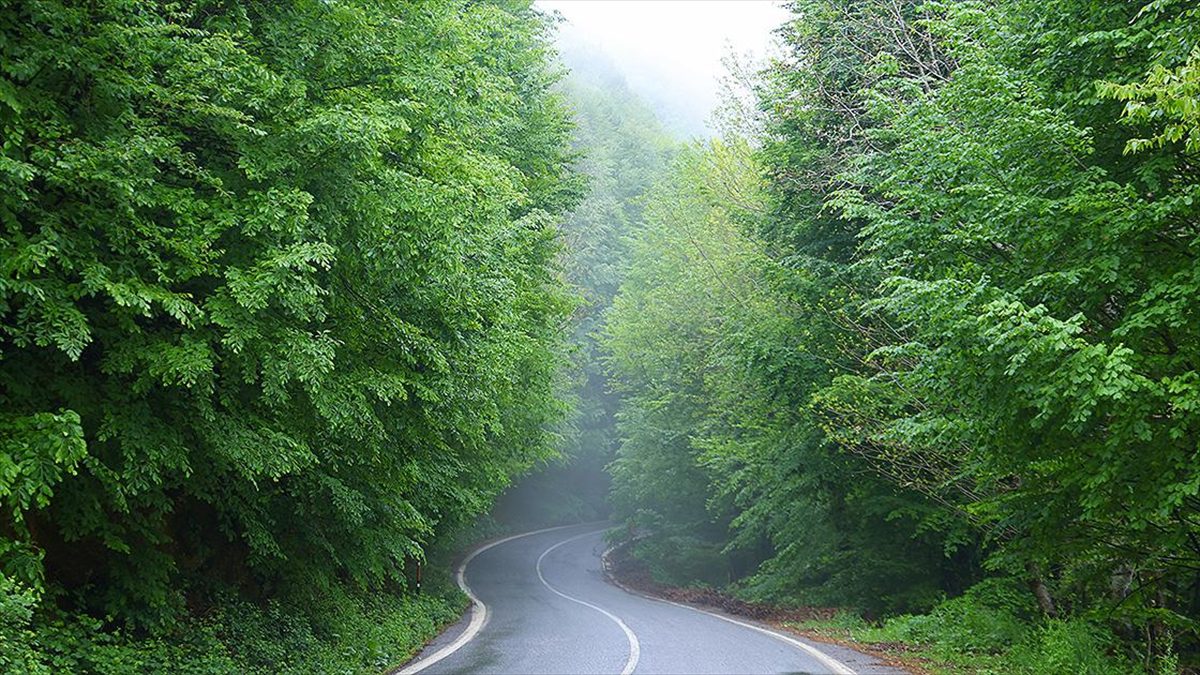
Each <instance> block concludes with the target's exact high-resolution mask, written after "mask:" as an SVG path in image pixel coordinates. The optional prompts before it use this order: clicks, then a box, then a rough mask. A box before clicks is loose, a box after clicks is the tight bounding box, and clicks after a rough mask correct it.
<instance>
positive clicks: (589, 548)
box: [401, 525, 899, 675]
mask: <svg viewBox="0 0 1200 675" xmlns="http://www.w3.org/2000/svg"><path fill="white" fill-rule="evenodd" d="M604 548H605V544H604V539H603V530H601V529H600V526H599V525H583V526H577V527H570V528H562V529H556V530H553V531H547V532H541V533H537V534H533V535H530V536H525V537H520V538H516V539H512V540H510V541H506V542H504V543H501V544H499V545H496V546H494V547H492V548H490V549H488V550H486V551H483V552H481V553H479V554H478V555H477V556H475V557H474V558H473V559H471V560H470V561H469V562H468V564H467V566H466V569H465V577H466V583H467V584H468V585H469V586H470V588H471V590H472V592H474V594H475V595H476V596H477V597H478V598H479V600H481V601H482V602H483V603H484V604H486V605H487V606H488V613H487V620H486V623H485V624H483V628H482V630H480V631H479V632H478V634H476V635H475V636H474V637H473V638H471V639H470V640H469V641H467V642H466V643H465V644H462V645H461V646H460V647H459V648H458V649H457V651H454V652H453V653H451V654H449V655H446V656H443V657H442V658H441V659H440V660H438V661H437V662H436V663H432V664H428V661H427V660H428V659H429V657H430V656H431V655H435V654H437V653H438V652H439V651H441V652H444V651H445V648H446V647H447V645H451V644H454V643H455V642H456V641H457V642H461V640H462V636H463V634H464V630H465V628H466V624H467V622H466V621H463V622H460V624H459V626H457V627H455V628H452V629H450V630H449V631H447V633H446V634H444V635H443V636H442V637H440V638H439V639H438V640H435V641H434V642H433V643H431V644H430V645H429V646H428V647H426V648H425V649H424V650H423V651H422V652H421V653H420V654H419V655H418V656H417V658H416V659H415V660H414V661H413V662H411V663H410V664H409V666H408V667H407V668H406V669H405V671H401V672H406V671H407V672H421V673H426V674H429V675H434V674H441V673H622V672H624V673H631V672H632V673H638V674H642V673H644V674H649V673H848V672H856V673H860V674H865V673H894V672H899V671H894V670H890V669H887V668H883V667H881V666H880V665H879V664H878V663H876V662H874V661H873V660H872V659H870V657H866V656H864V655H862V654H858V653H856V652H853V651H850V650H848V649H845V648H841V647H836V646H831V645H824V644H818V643H812V642H807V641H803V642H804V643H805V645H807V646H808V649H810V650H811V649H818V650H819V651H820V652H821V654H822V655H823V656H824V658H822V657H821V656H818V655H814V654H813V653H811V652H810V651H807V650H806V648H805V647H804V646H801V645H796V644H792V643H789V642H786V641H785V640H783V639H780V638H779V637H776V636H772V635H768V634H766V633H763V632H760V631H758V630H755V629H754V628H753V627H751V626H743V625H737V624H735V623H731V622H730V621H728V620H725V619H722V618H718V617H716V616H711V615H708V614H704V613H701V612H698V611H696V610H694V609H690V608H687V607H683V606H678V605H672V604H668V603H665V602H660V601H655V600H651V599H648V598H644V597H641V596H638V595H633V594H630V593H628V592H626V591H624V590H622V589H620V588H618V587H616V586H613V585H612V584H610V583H608V582H607V581H606V580H605V578H604V576H603V572H602V568H601V560H600V555H601V553H602V552H603V551H604ZM735 620H739V619H735ZM793 639H797V640H799V638H794V637H793ZM426 664H428V665H426ZM422 665H424V667H422Z"/></svg>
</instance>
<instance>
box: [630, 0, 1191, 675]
mask: <svg viewBox="0 0 1200 675" xmlns="http://www.w3.org/2000/svg"><path fill="white" fill-rule="evenodd" d="M792 8H793V11H794V13H795V18H794V19H793V21H792V22H790V23H789V24H788V25H786V26H785V27H784V28H783V29H782V31H781V37H782V40H783V44H784V48H785V55H784V56H783V57H782V58H780V59H779V60H777V61H776V62H774V63H773V64H771V65H770V67H768V68H767V69H766V70H765V71H764V72H763V73H761V75H760V77H759V78H758V80H757V85H756V88H757V96H758V101H759V111H758V116H757V118H755V119H753V120H751V122H752V124H750V125H749V126H750V127H751V128H754V129H761V130H762V132H761V133H760V134H757V135H754V136H752V138H751V142H752V143H754V144H756V147H754V148H749V149H746V150H745V151H736V150H734V148H737V147H738V143H739V142H738V141H735V140H729V141H727V142H725V143H717V144H714V145H712V146H710V147H707V148H696V149H695V150H694V151H692V152H691V153H690V154H689V156H688V157H687V158H686V159H684V160H683V161H681V163H680V164H679V165H678V166H677V167H676V168H675V170H674V172H673V174H672V175H671V176H669V177H667V178H666V179H665V180H664V181H663V182H662V183H661V184H660V185H659V187H657V188H656V189H655V190H654V191H653V193H652V198H651V201H650V204H649V205H648V211H647V213H648V217H647V222H646V225H645V227H644V228H643V229H642V230H641V231H640V233H639V235H638V238H637V242H636V244H635V249H634V250H635V259H634V266H633V269H632V270H631V272H630V274H629V277H628V281H627V283H626V284H625V285H624V286H623V287H622V289H621V292H620V294H619V295H618V297H617V300H616V304H615V309H614V313H613V316H612V318H611V321H610V323H609V329H608V339H607V345H608V347H609V349H610V350H611V353H612V355H611V361H612V366H613V369H614V372H615V374H616V375H617V377H618V379H619V383H620V384H619V386H620V387H621V389H622V391H623V395H624V405H625V407H624V408H623V410H622V412H621V419H622V434H623V444H622V447H621V450H620V452H619V459H618V461H617V462H616V464H615V466H614V473H615V487H614V490H615V492H614V494H615V495H616V498H617V501H618V509H619V511H620V512H621V513H622V514H623V515H625V516H627V517H629V518H631V519H632V521H633V523H634V524H635V525H636V528H637V529H638V530H639V531H640V532H639V533H640V534H641V535H642V536H643V537H644V538H643V539H642V540H641V543H640V544H639V549H640V554H641V555H642V557H643V558H645V559H647V560H648V561H650V562H651V564H652V566H654V567H655V569H656V571H657V572H658V573H659V574H660V576H667V577H671V576H674V577H675V580H676V581H703V582H707V583H726V582H728V581H730V580H739V588H741V589H742V590H743V592H746V593H749V594H751V595H758V596H765V597H769V598H772V599H781V598H790V599H792V600H795V601H803V602H821V603H830V604H841V605H851V606H857V607H859V608H863V609H866V610H869V611H871V612H875V613H877V612H907V611H916V610H928V609H930V608H932V607H934V606H935V605H937V606H938V607H939V609H938V610H937V612H935V613H934V615H932V616H933V617H934V619H933V620H934V621H936V622H940V623H941V624H942V625H946V624H949V623H953V622H955V621H958V619H956V618H954V616H955V614H954V612H955V611H957V610H956V609H955V605H953V603H954V601H953V600H951V601H949V604H940V605H938V603H939V601H940V599H941V598H944V597H947V596H955V595H958V594H960V593H962V592H963V591H965V590H966V589H967V588H968V587H970V586H971V585H972V584H975V583H977V582H979V581H980V580H981V579H984V578H985V577H992V578H993V579H998V580H1001V581H1004V583H1008V581H1015V582H1017V583H1018V585H1019V586H1021V587H1025V588H1026V589H1027V591H1026V592H1027V593H1028V598H1029V601H1030V603H1031V605H1030V607H1031V608H1032V609H1031V610H1030V612H1029V613H1028V614H1026V615H1024V616H1019V613H1016V614H1014V613H1012V612H1010V611H1009V610H1005V611H1006V612H1009V615H1011V616H1013V617H1015V620H1017V621H1018V622H1019V623H1020V625H1021V626H1027V625H1028V622H1029V621H1033V620H1036V617H1037V616H1038V615H1041V616H1043V617H1048V618H1060V619H1063V620H1068V617H1074V618H1071V619H1069V621H1068V623H1066V624H1062V625H1064V626H1067V627H1066V628H1062V631H1066V632H1063V633H1062V635H1061V636H1060V637H1063V639H1067V638H1068V637H1069V636H1067V633H1069V632H1070V631H1073V630H1076V629H1078V630H1079V631H1082V632H1081V633H1079V635H1083V634H1087V635H1111V634H1114V633H1115V635H1116V636H1117V637H1119V638H1120V639H1121V640H1122V641H1123V643H1124V644H1125V646H1126V648H1128V649H1129V651H1130V654H1131V655H1132V656H1133V658H1135V659H1140V660H1141V662H1142V663H1144V664H1147V665H1154V664H1170V663H1174V661H1173V660H1172V659H1173V658H1174V656H1172V654H1173V653H1180V654H1185V655H1186V654H1195V653H1196V651H1197V648H1198V647H1200V643H1198V638H1200V631H1198V630H1197V626H1198V625H1200V624H1197V621H1198V620H1200V601H1198V599H1197V597H1198V596H1197V595H1196V589H1197V588H1200V576H1197V572H1196V570H1197V567H1198V565H1197V563H1198V562H1200V548H1198V547H1197V542H1198V541H1200V531H1198V530H1197V528H1198V527H1200V524H1198V522H1200V458H1198V457H1197V444H1198V442H1200V437H1198V435H1197V434H1198V429H1200V426H1198V425H1200V418H1198V417H1197V410H1200V407H1198V405H1197V398H1196V397H1197V393H1198V391H1200V390H1198V389H1197V383H1198V382H1200V379H1198V378H1200V371H1197V365H1196V364H1197V363H1198V359H1197V354H1195V353H1194V352H1195V349H1196V346H1197V345H1200V320H1198V318H1197V313H1196V310H1195V308H1196V306H1197V305H1196V296H1197V291H1198V290H1200V288H1198V286H1197V281H1196V280H1197V278H1198V277H1197V274H1198V271H1200V267H1198V266H1197V246H1200V238H1198V235H1200V231H1198V229H1197V228H1198V226H1200V163H1198V161H1197V158H1198V155H1197V134H1198V133H1200V131H1198V130H1197V122H1198V119H1200V118H1198V117H1197V111H1200V98H1198V96H1200V88H1198V86H1197V84H1198V80H1197V72H1198V69H1197V58H1198V57H1197V54H1200V51H1198V50H1200V13H1198V10H1197V9H1196V7H1195V6H1194V4H1192V3H1188V2H1183V1H1178V2H1175V1H1171V0H1156V1H1155V2H1151V3H1148V4H1140V3H1127V2H1123V1H1121V0H1103V1H1095V0H1052V1H1051V2H1045V1H1041V2H1032V1H1029V0H1006V1H1005V2H999V3H995V2H987V3H984V2H975V1H973V0H962V1H958V2H948V3H917V2H906V1H901V2H894V1H892V0H861V1H854V2H844V1H842V0H797V1H796V2H794V3H793V5H792ZM733 157H737V158H739V159H738V160H737V161H733V160H732V159H731V158H733ZM684 561H686V562H688V563H689V564H690V565H684V564H683V563H684ZM939 612H940V614H939ZM937 617H941V618H937ZM1072 621H1074V622H1076V623H1071V622H1072ZM1080 621H1082V622H1083V623H1078V622H1080ZM1089 621H1094V622H1097V623H1095V624H1090V623H1087V622H1089ZM1055 625H1058V624H1048V626H1049V627H1047V628H1046V629H1045V630H1047V631H1051V632H1053V631H1055V630H1059V629H1057V628H1054V626H1055ZM914 630H916V629H915V628H914ZM1023 630H1024V628H1021V630H1020V631H1016V632H1021V631H1023ZM1031 630H1032V629H1031ZM1095 631H1098V632H1095ZM1056 635H1057V634H1056ZM1051 637H1053V636H1051ZM1010 638H1011V639H1009V640H1008V642H1009V643H1013V642H1019V643H1021V644H1026V643H1025V642H1021V640H1024V638H1020V639H1018V638H1017V637H1016V634H1015V633H1012V635H1010ZM1047 639H1049V638H1047ZM1055 639H1057V638H1055ZM1072 639H1073V638H1072ZM1080 640H1083V638H1082V637H1081V638H1080ZM959 642H961V641H959ZM1085 642H1086V641H1085ZM1030 644H1031V643H1030ZM1080 644H1082V642H1081V643H1080ZM1089 644H1092V645H1093V649H1092V653H1093V654H1094V653H1095V652H1096V651H1097V650H1099V651H1104V650H1105V649H1108V646H1107V645H1112V644H1115V642H1112V641H1110V640H1109V639H1108V638H1103V637H1100V638H1097V639H1096V641H1094V642H1093V643H1089ZM982 649H987V647H982ZM1029 649H1033V647H1029ZM1084 651H1087V650H1084ZM1102 660H1103V659H1102ZM1079 664H1080V665H1079V668H1080V669H1083V670H1087V669H1089V668H1091V666H1087V665H1086V664H1084V662H1083V661H1080V662H1079ZM1114 664H1116V665H1114ZM1109 665H1110V666H1111V667H1112V668H1114V669H1116V670H1120V669H1121V668H1123V667H1124V666H1122V665H1120V664H1119V663H1117V662H1111V663H1109ZM1105 667H1108V666H1105ZM1130 667H1132V666H1130ZM1063 668H1064V669H1067V670H1069V668H1067V667H1066V666H1064V667H1063ZM1097 670H1099V666H1097ZM1063 672H1066V670H1063Z"/></svg>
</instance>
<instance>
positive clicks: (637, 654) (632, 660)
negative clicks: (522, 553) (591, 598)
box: [534, 527, 642, 675]
mask: <svg viewBox="0 0 1200 675" xmlns="http://www.w3.org/2000/svg"><path fill="white" fill-rule="evenodd" d="M607 529H608V528H607V527H606V528H604V529H601V530H593V531H591V532H584V533H583V534H579V535H576V536H574V537H568V538H567V539H564V540H562V541H560V542H558V543H557V544H555V545H553V546H551V547H550V548H548V549H546V550H545V551H542V554H541V555H540V556H538V559H537V564H536V565H534V569H535V570H537V575H538V579H539V580H540V581H541V582H542V585H543V586H545V587H546V588H548V589H550V592H551V593H554V594H555V595H557V596H559V597H561V598H565V599H567V600H570V601H571V602H575V603H578V604H580V605H583V606H584V607H588V608H590V609H594V610H596V611H597V612H600V613H601V614H603V615H604V616H607V617H608V618H609V619H612V620H613V622H614V623H616V624H617V625H618V626H620V628H621V630H623V631H625V639H626V640H628V641H629V659H628V660H627V661H625V668H624V670H622V671H621V675H632V673H633V670H634V669H635V668H637V664H638V659H640V658H641V657H642V645H641V643H640V642H638V639H637V635H634V633H633V631H632V630H630V628H629V626H628V625H626V623H625V622H624V621H622V620H621V619H619V618H618V617H617V615H615V614H613V613H612V612H610V611H608V610H607V609H604V608H603V607H599V606H597V605H593V604H592V603H590V602H588V601H586V600H580V599H579V598H575V597H572V596H570V595H567V594H566V593H563V592H562V591H560V590H558V589H557V588H555V587H553V586H551V585H550V583H549V582H547V581H546V577H545V576H543V575H542V561H543V560H545V559H546V556H548V555H550V552H551V551H553V550H554V549H556V548H558V547H559V546H562V545H563V544H569V543H571V542H573V541H575V540H576V539H583V538H584V537H586V536H589V535H593V534H596V533H597V532H604V531H605V530H607Z"/></svg>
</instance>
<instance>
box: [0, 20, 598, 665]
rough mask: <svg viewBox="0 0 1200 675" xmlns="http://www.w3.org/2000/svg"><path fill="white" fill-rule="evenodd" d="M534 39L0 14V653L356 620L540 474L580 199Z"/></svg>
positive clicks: (403, 27)
mask: <svg viewBox="0 0 1200 675" xmlns="http://www.w3.org/2000/svg"><path fill="white" fill-rule="evenodd" d="M547 28H548V22H547V21H546V20H545V19H544V17H542V16H540V15H539V14H537V13H536V12H535V11H534V10H532V9H531V8H530V7H529V3H527V2H521V1H513V2H508V1H497V2H473V1H468V0H462V1H451V2H437V3H417V4H411V3H398V2H383V3H345V2H318V1H316V0H313V1H303V2H296V3H242V2H208V1H199V2H184V3H143V2H127V1H125V0H104V1H101V2H92V3H69V2H56V1H50V0H47V1H39V0H13V1H10V2H3V3H0V52H2V53H0V142H2V150H0V231H2V232H3V237H2V238H0V504H2V505H3V514H2V515H0V535H2V536H0V569H2V571H3V579H4V582H3V586H0V596H2V597H3V600H2V601H0V605H2V606H3V607H4V610H3V615H2V617H0V630H2V631H3V635H2V636H0V645H3V646H4V648H5V649H6V650H8V649H9V648H12V647H14V646H15V647H20V646H21V645H25V646H28V640H27V638H28V634H27V631H29V630H31V628H30V625H31V624H30V623H29V621H30V620H33V621H34V624H39V622H41V623H44V622H45V621H46V620H49V619H46V617H47V616H50V615H52V614H54V613H55V612H56V611H59V610H62V611H68V612H85V613H86V615H87V616H91V617H97V618H98V619H99V621H98V622H97V623H89V622H90V621H92V620H91V619H88V618H86V617H85V616H83V615H80V616H79V617H78V618H68V619H66V620H67V621H68V623H71V624H72V625H76V626H83V627H90V628H88V630H91V629H93V628H94V629H99V628H102V627H103V628H106V629H107V628H109V627H114V626H115V627H126V628H128V629H129V630H133V631H144V630H147V629H150V630H156V631H167V630H171V629H173V628H177V627H178V626H179V625H180V624H179V621H180V620H181V619H180V617H181V616H183V615H184V614H185V613H186V612H185V609H190V610H192V611H193V613H197V612H207V611H209V610H208V608H210V607H213V606H220V607H228V606H231V605H229V602H228V601H226V600H223V598H226V597H228V596H230V594H232V595H233V597H240V598H244V599H245V600H246V601H247V602H250V603H262V602H265V601H267V600H271V601H275V600H276V599H278V600H279V601H281V602H289V603H292V604H290V605H287V606H288V607H290V608H292V609H296V608H309V609H311V610H312V611H313V612H315V613H318V614H319V613H320V612H321V611H323V610H322V608H324V607H332V608H334V609H336V608H338V607H343V608H348V609H346V612H347V613H349V614H354V615H357V616H362V617H372V616H374V617H378V616H380V614H381V613H386V612H385V610H386V609H387V607H391V608H392V609H395V608H396V605H395V604H394V603H393V604H391V605H388V604H387V603H388V602H390V601H385V600H379V601H376V600H362V599H357V598H358V596H357V595H356V594H359V593H367V592H368V591H370V592H383V593H393V594H394V593H397V592H398V591H400V590H401V589H402V588H403V587H404V586H405V585H406V584H405V569H406V565H408V566H411V561H412V560H413V559H420V558H422V557H423V556H424V551H425V549H426V547H427V546H428V545H429V544H430V543H431V542H433V541H435V540H436V538H437V537H438V536H439V535H440V534H441V533H444V532H446V531H448V530H449V529H450V528H453V527H455V526H456V525H457V524H459V523H463V522H466V521H468V520H469V519H470V518H471V517H473V516H474V515H476V514H479V513H480V512H482V511H484V510H486V509H487V507H488V506H489V505H490V503H491V500H492V498H493V497H494V496H495V495H496V494H497V493H498V492H499V491H500V490H502V489H503V488H504V486H505V485H506V484H507V482H508V481H509V479H510V478H511V477H512V476H514V475H516V474H519V473H521V472H523V471H525V470H527V469H528V468H529V467H531V466H533V465H535V464H536V463H537V462H539V461H542V460H545V459H546V458H548V457H550V456H552V455H553V454H554V452H555V449H556V445H557V444H558V439H557V437H556V435H555V433H554V432H553V429H554V428H555V427H556V425H558V424H559V423H560V422H561V420H562V419H563V417H564V415H565V413H566V406H565V403H564V398H563V396H562V395H561V394H562V389H563V388H564V387H565V386H567V385H566V383H565V382H563V381H562V373H563V366H564V364H565V363H566V362H567V358H568V355H567V351H566V342H565V338H566V331H565V330H564V325H565V323H566V321H567V320H568V317H569V315H570V312H571V311H572V308H573V307H574V305H575V301H574V299H573V297H572V294H571V293H570V290H569V287H568V286H567V284H566V283H565V281H564V280H563V278H562V273H561V271H560V264H559V261H558V258H559V255H560V249H561V245H560V240H559V238H558V231H557V228H556V227H555V219H556V218H557V217H558V215H559V214H562V213H564V212H566V211H567V210H569V209H570V208H571V207H572V206H573V205H574V204H575V203H576V202H577V201H578V198H579V195H580V194H581V191H582V187H583V185H582V181H581V180H579V179H578V177H577V174H576V173H575V172H574V170H573V169H572V168H571V161H572V155H573V151H572V149H571V148H570V144H569V140H570V116H569V111H568V110H567V108H566V107H565V106H564V105H563V103H562V100H561V96H560V95H558V94H556V93H554V91H553V86H554V83H555V81H556V79H557V77H558V75H557V72H556V71H555V70H554V69H553V68H551V67H550V65H549V63H550V62H549V58H548V57H549V54H548V47H547V42H546V32H547ZM343 595H345V596H346V597H349V598H350V599H348V600H346V601H345V602H340V601H334V600H327V601H326V600H321V598H334V597H342V596H343ZM363 597H366V596H365V595H364V596H363ZM396 602H400V601H399V600H397V601H396ZM414 602H415V601H414ZM439 602H440V601H439ZM373 603H383V604H382V605H380V604H373ZM434 604H437V603H436V602H435V603H434ZM248 607H249V605H248ZM372 608H374V609H372ZM424 610H430V612H425V611H424ZM254 611H257V610H254ZM331 611H332V610H331ZM404 611H406V612H407V611H409V610H404ZM439 611H441V612H442V613H443V614H444V613H445V611H444V610H439ZM411 612H412V615H413V616H416V615H421V614H422V613H423V612H424V613H425V614H430V616H432V615H434V614H436V613H437V612H433V609H432V608H430V607H425V608H424V609H422V608H421V607H417V606H414V608H413V609H412V610H411ZM431 612H432V613H431ZM242 614H244V615H245V616H251V615H252V614H253V611H251V610H249V609H248V610H246V612H240V614H239V615H242ZM72 616H74V615H72ZM38 617H42V618H38ZM268 620H269V619H265V618H264V619H263V621H268ZM297 620H298V621H299V620H300V619H297ZM239 621H240V620H239ZM363 621H367V619H366V618H364V619H363ZM370 622H371V623H375V624H377V623H379V622H378V621H376V620H374V619H371V621H370ZM233 623H234V624H236V623H238V621H234V622H233ZM35 628H36V625H35ZM46 630H49V629H46ZM55 630H57V629H55ZM338 630H341V629H338ZM429 630H430V629H425V630H424V631H423V632H422V631H416V632H413V633H412V634H411V635H409V638H408V639H412V638H413V637H414V636H415V637H416V639H417V640H418V641H419V640H420V639H421V637H423V636H425V635H427V634H428V632H429ZM333 632H337V631H333ZM373 634H378V631H374V633H373ZM297 639H299V638H297ZM395 639H396V641H397V644H399V643H401V642H403V640H404V639H405V638H404V637H403V636H401V635H397V636H395ZM408 646H411V644H410V645H408ZM48 649H49V647H48ZM310 651H311V650H305V649H299V650H298V652H297V654H305V653H309V652H310ZM48 653H49V652H48ZM7 658H14V657H10V656H8V654H7V651H6V653H5V655H3V656H0V659H7ZM15 658H20V657H15ZM31 658H33V657H31ZM47 658H51V657H50V656H47ZM55 658H56V657H55ZM72 658H75V657H72ZM78 658H88V657H86V656H79V657H78ZM98 658H99V657H98ZM106 658H107V657H106ZM238 658H239V659H240V658H241V657H238ZM297 658H302V656H297ZM237 663H239V664H242V663H244V661H242V660H238V661H237ZM49 665H50V666H51V667H52V668H53V669H54V670H60V669H65V670H70V671H74V670H76V667H78V668H80V669H96V670H106V669H108V668H107V667H101V665H100V664H99V663H98V662H97V664H93V665H92V666H85V665H84V664H82V662H65V661H64V662H61V663H60V662H58V661H57V660H54V658H51V661H50V662H49ZM293 665H297V666H299V665H303V664H293ZM327 665H328V664H327ZM378 665H379V664H378V663H368V662H367V661H365V660H363V661H360V662H359V663H358V664H357V667H364V666H376V667H377V666H378ZM287 666H288V664H286V663H280V664H279V667H281V668H286V667H287ZM164 667H165V666H164ZM308 667H310V668H318V669H319V668H320V666H319V665H318V664H317V663H316V662H311V663H309V664H308ZM330 667H334V666H332V665H330ZM218 670H219V668H218ZM273 671H275V672H277V671H278V669H273Z"/></svg>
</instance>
